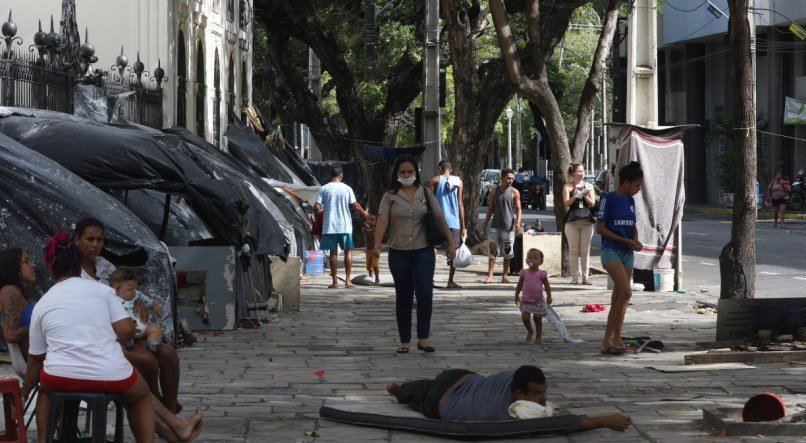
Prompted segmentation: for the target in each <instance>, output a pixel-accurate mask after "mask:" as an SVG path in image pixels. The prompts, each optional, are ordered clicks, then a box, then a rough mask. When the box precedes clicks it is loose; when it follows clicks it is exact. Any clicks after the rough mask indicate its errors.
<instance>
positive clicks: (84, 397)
mask: <svg viewBox="0 0 806 443" xmlns="http://www.w3.org/2000/svg"><path fill="white" fill-rule="evenodd" d="M51 399H52V400H51V403H50V414H49V415H48V434H47V441H48V442H56V441H58V442H107V441H108V440H107V439H106V411H107V408H108V407H109V402H114V403H115V439H114V440H113V442H114V443H117V442H123V403H122V401H121V397H120V395H117V394H107V393H104V392H63V391H54V392H53V394H52V396H51ZM82 401H83V402H86V403H87V414H88V416H90V417H92V434H91V436H90V437H83V438H80V437H79V433H78V409H79V404H80V403H81V402H82ZM60 404H64V407H63V408H62V416H61V425H60V426H61V427H60V428H59V438H58V439H55V438H54V435H55V434H56V428H57V426H56V425H57V423H59V422H60V420H59V419H58V418H57V417H56V415H57V412H56V411H58V407H59V405H60Z"/></svg>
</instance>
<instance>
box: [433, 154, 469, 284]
mask: <svg viewBox="0 0 806 443" xmlns="http://www.w3.org/2000/svg"><path fill="white" fill-rule="evenodd" d="M438 167H439V175H438V176H436V177H434V178H432V179H431V182H430V183H429V188H431V192H432V193H433V194H434V196H435V197H436V198H437V201H438V202H439V207H440V209H442V215H443V216H444V217H445V223H447V224H448V229H450V231H451V238H452V239H453V244H454V246H456V247H457V248H458V247H459V246H462V242H463V240H462V239H463V238H464V237H465V235H467V231H466V230H465V206H464V205H463V204H462V198H463V191H464V186H463V184H462V179H461V178H459V177H457V176H455V175H451V172H452V170H453V167H452V165H451V162H450V161H448V160H447V159H443V160H442V161H440V162H439V166H438ZM448 266H450V271H449V273H448V285H447V286H446V287H447V288H453V289H461V288H462V287H461V286H459V285H458V284H457V283H456V282H455V281H454V274H456V267H454V266H453V260H448Z"/></svg>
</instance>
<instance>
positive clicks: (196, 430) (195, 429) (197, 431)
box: [181, 420, 202, 443]
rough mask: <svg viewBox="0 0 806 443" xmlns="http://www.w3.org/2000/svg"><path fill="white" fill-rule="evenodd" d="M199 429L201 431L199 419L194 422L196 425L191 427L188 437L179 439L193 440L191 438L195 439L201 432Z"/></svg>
mask: <svg viewBox="0 0 806 443" xmlns="http://www.w3.org/2000/svg"><path fill="white" fill-rule="evenodd" d="M201 431H202V421H201V420H199V422H198V423H196V426H194V427H193V432H191V433H190V437H188V439H187V440H181V441H182V442H183V443H184V442H188V441H193V440H195V439H196V437H198V436H199V435H200V434H201Z"/></svg>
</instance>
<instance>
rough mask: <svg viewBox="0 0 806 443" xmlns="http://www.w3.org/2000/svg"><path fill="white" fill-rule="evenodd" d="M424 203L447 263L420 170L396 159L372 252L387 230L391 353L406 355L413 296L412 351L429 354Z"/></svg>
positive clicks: (429, 261) (430, 249)
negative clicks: (393, 333)
mask: <svg viewBox="0 0 806 443" xmlns="http://www.w3.org/2000/svg"><path fill="white" fill-rule="evenodd" d="M425 199H428V202H429V203H428V205H430V207H431V211H432V213H433V215H434V218H435V219H436V220H437V223H439V226H440V228H441V231H442V234H443V235H444V236H445V239H446V241H447V243H448V246H447V249H446V250H445V254H446V255H447V256H448V259H449V260H453V258H454V255H455V253H456V249H455V247H456V245H454V244H453V238H451V233H450V230H449V229H448V225H447V223H445V218H444V217H443V216H442V210H441V209H440V207H439V203H438V202H437V199H436V198H435V197H434V194H432V193H431V192H428V191H427V190H426V188H425V187H424V186H422V184H421V181H420V171H419V169H417V161H416V160H414V157H412V156H410V155H407V154H404V155H401V156H399V157H397V160H395V164H394V167H393V168H392V180H391V182H390V183H389V188H388V189H387V190H386V192H384V193H383V197H382V198H381V203H380V206H379V209H378V225H377V227H376V228H375V254H376V255H378V256H380V255H381V242H382V241H383V237H384V235H385V234H386V229H387V227H388V228H389V271H391V273H392V279H393V280H394V282H395V313H396V317H397V331H398V334H399V335H400V346H399V347H398V348H397V353H399V354H405V353H407V352H409V347H410V346H411V343H410V342H411V310H412V307H413V301H414V297H417V349H419V350H421V351H423V352H429V353H430V352H434V347H433V346H431V345H430V344H429V338H430V336H431V311H432V299H433V293H434V266H435V264H436V254H435V252H434V246H433V245H431V244H429V242H428V238H427V237H426V231H425V224H424V219H425V217H426V213H427V212H428V206H427V205H426V200H425Z"/></svg>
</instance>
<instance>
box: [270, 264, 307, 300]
mask: <svg viewBox="0 0 806 443" xmlns="http://www.w3.org/2000/svg"><path fill="white" fill-rule="evenodd" d="M301 260H302V259H301V258H300V257H288V259H287V260H286V261H282V260H281V259H280V258H279V257H271V281H272V285H274V290H275V291H277V292H279V293H281V294H283V309H288V310H291V311H299V302H300V300H299V298H300V297H299V276H300V269H301V265H302V261H301Z"/></svg>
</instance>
